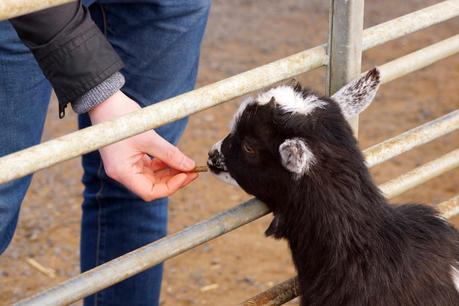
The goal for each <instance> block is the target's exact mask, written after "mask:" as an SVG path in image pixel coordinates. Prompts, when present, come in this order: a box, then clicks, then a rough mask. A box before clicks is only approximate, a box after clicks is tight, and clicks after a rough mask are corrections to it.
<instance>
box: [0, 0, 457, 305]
mask: <svg viewBox="0 0 459 306" xmlns="http://www.w3.org/2000/svg"><path fill="white" fill-rule="evenodd" d="M70 1H71V0H48V1H40V0H2V1H1V2H0V20H2V19H7V18H11V17H14V16H19V15H23V14H26V13H29V12H33V11H36V10H39V9H43V8H46V7H51V6H55V5H59V4H63V3H66V2H70ZM330 1H331V2H330V33H329V42H328V44H323V45H320V46H317V47H314V48H311V49H308V50H305V51H302V52H300V53H297V54H294V55H291V56H289V57H286V58H283V59H280V60H277V61H275V62H272V63H269V64H267V65H263V66H260V67H257V68H255V69H252V70H249V71H246V72H244V73H241V74H238V75H235V76H232V77H230V78H227V79H225V80H222V81H219V82H216V83H213V84H210V85H207V86H204V87H201V88H199V89H196V90H194V91H191V92H188V93H185V94H182V95H179V96H177V97H174V98H171V99H167V100H165V101H163V102H160V103H157V104H155V105H152V106H149V107H146V108H144V109H141V110H139V111H136V112H133V113H130V114H127V115H125V116H123V117H120V118H118V119H116V120H114V121H111V122H105V123H102V124H98V125H95V126H92V127H89V128H86V129H84V130H80V131H77V132H74V133H71V134H68V135H65V136H63V137H59V138H57V139H54V140H51V141H48V142H45V143H42V144H40V145H37V146H34V147H31V148H28V149H25V150H22V151H19V152H16V153H13V154H10V155H8V156H4V157H2V158H0V169H1V172H0V184H2V183H6V182H8V181H11V180H14V179H17V178H20V177H23V176H25V175H28V174H31V173H33V172H35V171H38V170H41V169H44V168H47V167H50V166H52V165H55V164H57V163H59V162H62V161H65V160H68V159H71V158H75V157H77V156H80V155H82V154H85V153H88V152H91V151H94V150H97V149H98V148H100V147H103V146H105V145H108V144H111V143H114V142H117V141H119V140H122V139H125V138H127V137H130V136H133V135H136V134H139V133H142V132H144V131H147V130H149V129H153V128H156V127H159V126H161V125H163V124H166V123H169V122H172V121H175V120H177V119H179V118H183V117H185V116H188V115H190V114H193V113H196V112H198V111H201V110H204V109H207V108H210V107H212V106H215V105H218V104H220V103H223V102H225V101H228V100H231V99H233V98H236V97H239V96H242V95H245V94H247V93H249V92H251V91H255V90H258V89H261V88H263V87H266V86H269V85H271V84H273V83H276V82H279V81H282V80H285V79H288V78H291V77H294V76H296V75H298V74H301V73H304V72H307V71H310V70H312V69H315V68H318V67H321V66H326V67H327V72H328V73H327V91H328V94H333V93H334V92H335V91H336V90H337V89H339V88H340V87H341V86H343V85H344V84H346V83H347V82H348V81H350V80H351V79H354V78H356V77H357V76H358V75H359V74H360V72H361V53H362V51H365V50H368V49H370V48H373V47H376V46H378V45H380V44H383V43H386V42H388V41H390V40H393V39H396V38H399V37H402V36H404V35H407V34H409V33H412V32H415V31H418V30H421V29H423V28H426V27H428V26H431V25H434V24H437V23H440V22H443V21H445V20H448V19H451V18H453V17H456V16H458V15H459V0H449V1H443V2H440V3H438V4H435V5H432V6H429V7H427V8H424V9H421V10H418V11H415V12H412V13H409V14H407V15H404V16H401V17H398V18H395V19H392V20H389V21H387V22H384V23H381V24H379V25H376V26H373V27H371V28H368V29H365V30H363V6H364V0H330ZM458 51H459V34H458V35H455V36H452V37H450V38H448V39H445V40H442V41H440V42H437V43H435V44H432V45H430V46H428V47H425V48H423V49H419V50H417V51H415V52H413V53H410V54H407V55H405V56H402V57H400V58H398V59H395V60H393V61H390V62H388V63H385V64H383V65H381V66H379V69H380V71H381V80H382V83H383V84H384V83H387V82H389V81H392V80H394V79H397V78H399V77H401V76H404V75H406V74H408V73H410V72H413V71H416V70H418V69H421V68H423V67H426V66H428V65H430V64H432V63H434V62H436V61H438V60H440V59H443V58H445V57H447V56H450V55H452V54H454V53H457V52H458ZM351 124H352V126H353V128H354V131H355V132H356V133H357V128H358V118H354V119H352V121H351ZM458 128H459V110H455V111H453V112H451V113H449V114H445V115H444V116H442V117H440V118H437V119H435V120H433V121H430V122H427V123H425V124H423V125H421V126H419V127H416V128H414V129H411V130H408V131H406V132H404V133H402V134H400V135H398V136H395V137H393V138H391V139H388V140H385V141H383V142H381V143H379V144H377V145H374V146H372V147H370V148H368V149H366V150H365V151H364V154H365V157H366V162H367V165H368V167H373V166H375V165H377V164H380V163H382V162H384V161H387V160H388V159H390V158H393V157H395V156H397V155H399V154H401V153H403V152H406V151H408V150H410V149H412V148H415V147H417V146H420V145H422V144H425V143H427V142H430V141H432V140H434V139H436V138H438V137H440V136H443V135H446V134H448V133H450V132H453V131H455V130H456V129H458ZM458 166H459V148H458V149H456V150H453V151H452V152H450V153H448V154H445V155H443V156H441V157H439V158H437V159H435V160H433V161H431V162H428V163H426V164H424V165H421V166H419V167H417V168H415V169H413V170H411V171H409V172H407V173H405V174H403V175H402V176H400V177H398V178H395V179H393V180H391V181H389V182H387V183H385V184H383V185H380V186H379V187H380V189H381V190H382V192H383V193H384V195H385V196H386V197H388V198H391V197H394V196H397V195H399V194H401V193H403V192H405V191H406V190H408V189H410V188H413V187H415V186H418V185H420V184H422V183H424V182H425V181H427V180H429V179H431V178H433V177H435V176H438V175H440V174H442V173H444V172H446V171H448V170H451V169H453V168H455V167H458ZM437 209H439V211H440V212H441V213H442V215H443V216H444V217H446V218H449V217H451V216H453V215H455V214H458V213H459V195H458V196H456V197H454V198H452V199H450V200H448V201H445V202H443V203H440V204H438V206H437ZM268 213H269V210H268V208H267V207H266V206H265V205H264V204H263V203H262V202H260V201H258V200H257V199H251V200H249V201H247V202H245V203H242V204H239V205H238V206H235V207H234V208H232V209H229V210H227V211H225V212H223V213H220V214H218V215H216V216H214V217H212V218H210V219H208V220H205V221H202V222H201V223H198V224H195V225H192V226H190V227H188V228H186V229H184V230H182V231H180V232H177V233H175V234H172V235H169V236H167V237H165V238H163V239H161V240H158V241H156V242H153V243H151V244H148V245H146V246H144V247H142V248H139V249H137V250H134V251H132V252H130V253H128V254H126V255H123V256H121V257H118V258H116V259H114V260H112V261H109V262H107V263H105V264H102V265H100V266H98V267H96V268H94V269H92V270H90V271H87V272H85V273H83V274H81V275H78V276H76V277H74V278H71V279H69V280H67V281H65V282H63V283H61V284H60V285H58V286H56V287H54V288H51V289H49V290H47V291H45V292H42V293H40V294H38V295H36V296H34V297H31V298H29V299H27V300H23V301H21V302H19V303H18V305H65V304H69V303H72V302H75V301H77V300H79V299H81V298H83V297H85V296H88V295H90V294H93V293H95V292H97V291H99V290H102V289H104V288H107V287H109V286H111V285H113V284H115V283H117V282H120V281H122V280H124V279H126V278H128V277H130V276H133V275H135V274H137V273H140V272H142V271H144V270H146V269H148V268H150V267H152V266H154V265H156V264H158V263H161V262H163V261H164V260H166V259H168V258H171V257H173V256H176V255H178V254H181V253H183V252H185V251H187V250H189V249H191V248H193V247H196V246H198V245H200V244H202V243H204V242H206V241H209V240H211V239H214V238H216V237H218V236H221V235H223V234H225V233H227V232H229V231H231V230H234V229H236V228H238V227H240V226H242V225H244V224H247V223H249V222H251V221H253V220H256V219H258V218H260V217H262V216H264V215H266V214H268ZM297 295H298V290H297V287H296V281H295V279H294V278H293V279H290V280H287V281H285V282H284V283H281V284H279V285H277V286H275V287H273V288H271V289H270V290H268V291H266V292H264V293H261V294H260V295H258V296H256V297H254V298H252V299H249V300H247V301H246V302H244V303H243V305H281V304H283V303H285V302H287V301H289V300H291V299H293V298H294V297H295V296H297Z"/></svg>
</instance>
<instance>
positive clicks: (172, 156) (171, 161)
mask: <svg viewBox="0 0 459 306" xmlns="http://www.w3.org/2000/svg"><path fill="white" fill-rule="evenodd" d="M153 134H154V135H153V139H152V141H151V142H150V145H148V146H147V147H146V148H145V151H146V153H148V154H150V155H151V156H154V157H156V158H158V159H160V160H161V161H163V162H164V163H166V164H167V165H168V166H170V167H172V168H174V169H177V170H180V171H190V170H193V168H194V167H195V166H196V163H195V162H194V161H193V160H192V159H191V158H189V157H188V156H186V155H185V154H183V153H182V151H180V150H179V149H178V148H177V147H175V146H174V145H172V144H170V143H169V142H168V141H167V140H165V139H164V138H162V137H161V136H159V135H158V134H156V133H155V132H153Z"/></svg>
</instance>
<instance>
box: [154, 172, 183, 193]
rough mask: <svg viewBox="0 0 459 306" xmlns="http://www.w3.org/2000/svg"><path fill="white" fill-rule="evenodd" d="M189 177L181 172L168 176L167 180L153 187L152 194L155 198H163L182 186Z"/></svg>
mask: <svg viewBox="0 0 459 306" xmlns="http://www.w3.org/2000/svg"><path fill="white" fill-rule="evenodd" d="M187 177H188V176H187V175H186V174H185V173H179V174H177V175H174V176H173V177H171V178H168V179H167V180H166V181H165V182H159V183H157V184H155V185H154V186H153V189H152V195H153V196H154V197H155V198H162V197H167V196H169V195H171V194H173V193H174V192H176V191H177V190H179V189H180V187H182V185H183V184H184V183H185V181H186V179H187Z"/></svg>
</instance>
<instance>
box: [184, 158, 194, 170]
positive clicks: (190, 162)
mask: <svg viewBox="0 0 459 306" xmlns="http://www.w3.org/2000/svg"><path fill="white" fill-rule="evenodd" d="M194 165H195V163H194V161H193V160H192V159H189V158H185V160H184V161H183V166H184V167H185V168H186V169H193V168H194Z"/></svg>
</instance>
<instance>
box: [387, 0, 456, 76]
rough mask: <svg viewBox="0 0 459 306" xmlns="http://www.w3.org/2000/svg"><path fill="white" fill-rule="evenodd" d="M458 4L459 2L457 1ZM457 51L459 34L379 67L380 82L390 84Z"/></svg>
mask: <svg viewBox="0 0 459 306" xmlns="http://www.w3.org/2000/svg"><path fill="white" fill-rule="evenodd" d="M458 2H459V1H458ZM458 51H459V34H458V35H454V36H452V37H449V38H447V39H445V40H442V41H440V42H438V43H435V44H432V45H430V46H428V47H425V48H422V49H419V50H417V51H414V52H413V53H410V54H408V55H405V56H402V57H399V58H397V59H395V60H393V61H391V62H388V63H386V64H384V65H381V66H379V69H380V70H381V81H382V82H383V83H387V82H390V81H392V80H394V79H397V78H400V77H402V76H404V75H407V74H408V73H411V72H413V71H416V70H419V69H421V68H424V67H427V66H429V65H431V64H433V63H435V62H437V61H438V60H440V59H443V58H445V57H448V56H451V55H453V54H455V53H457V52H458Z"/></svg>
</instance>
